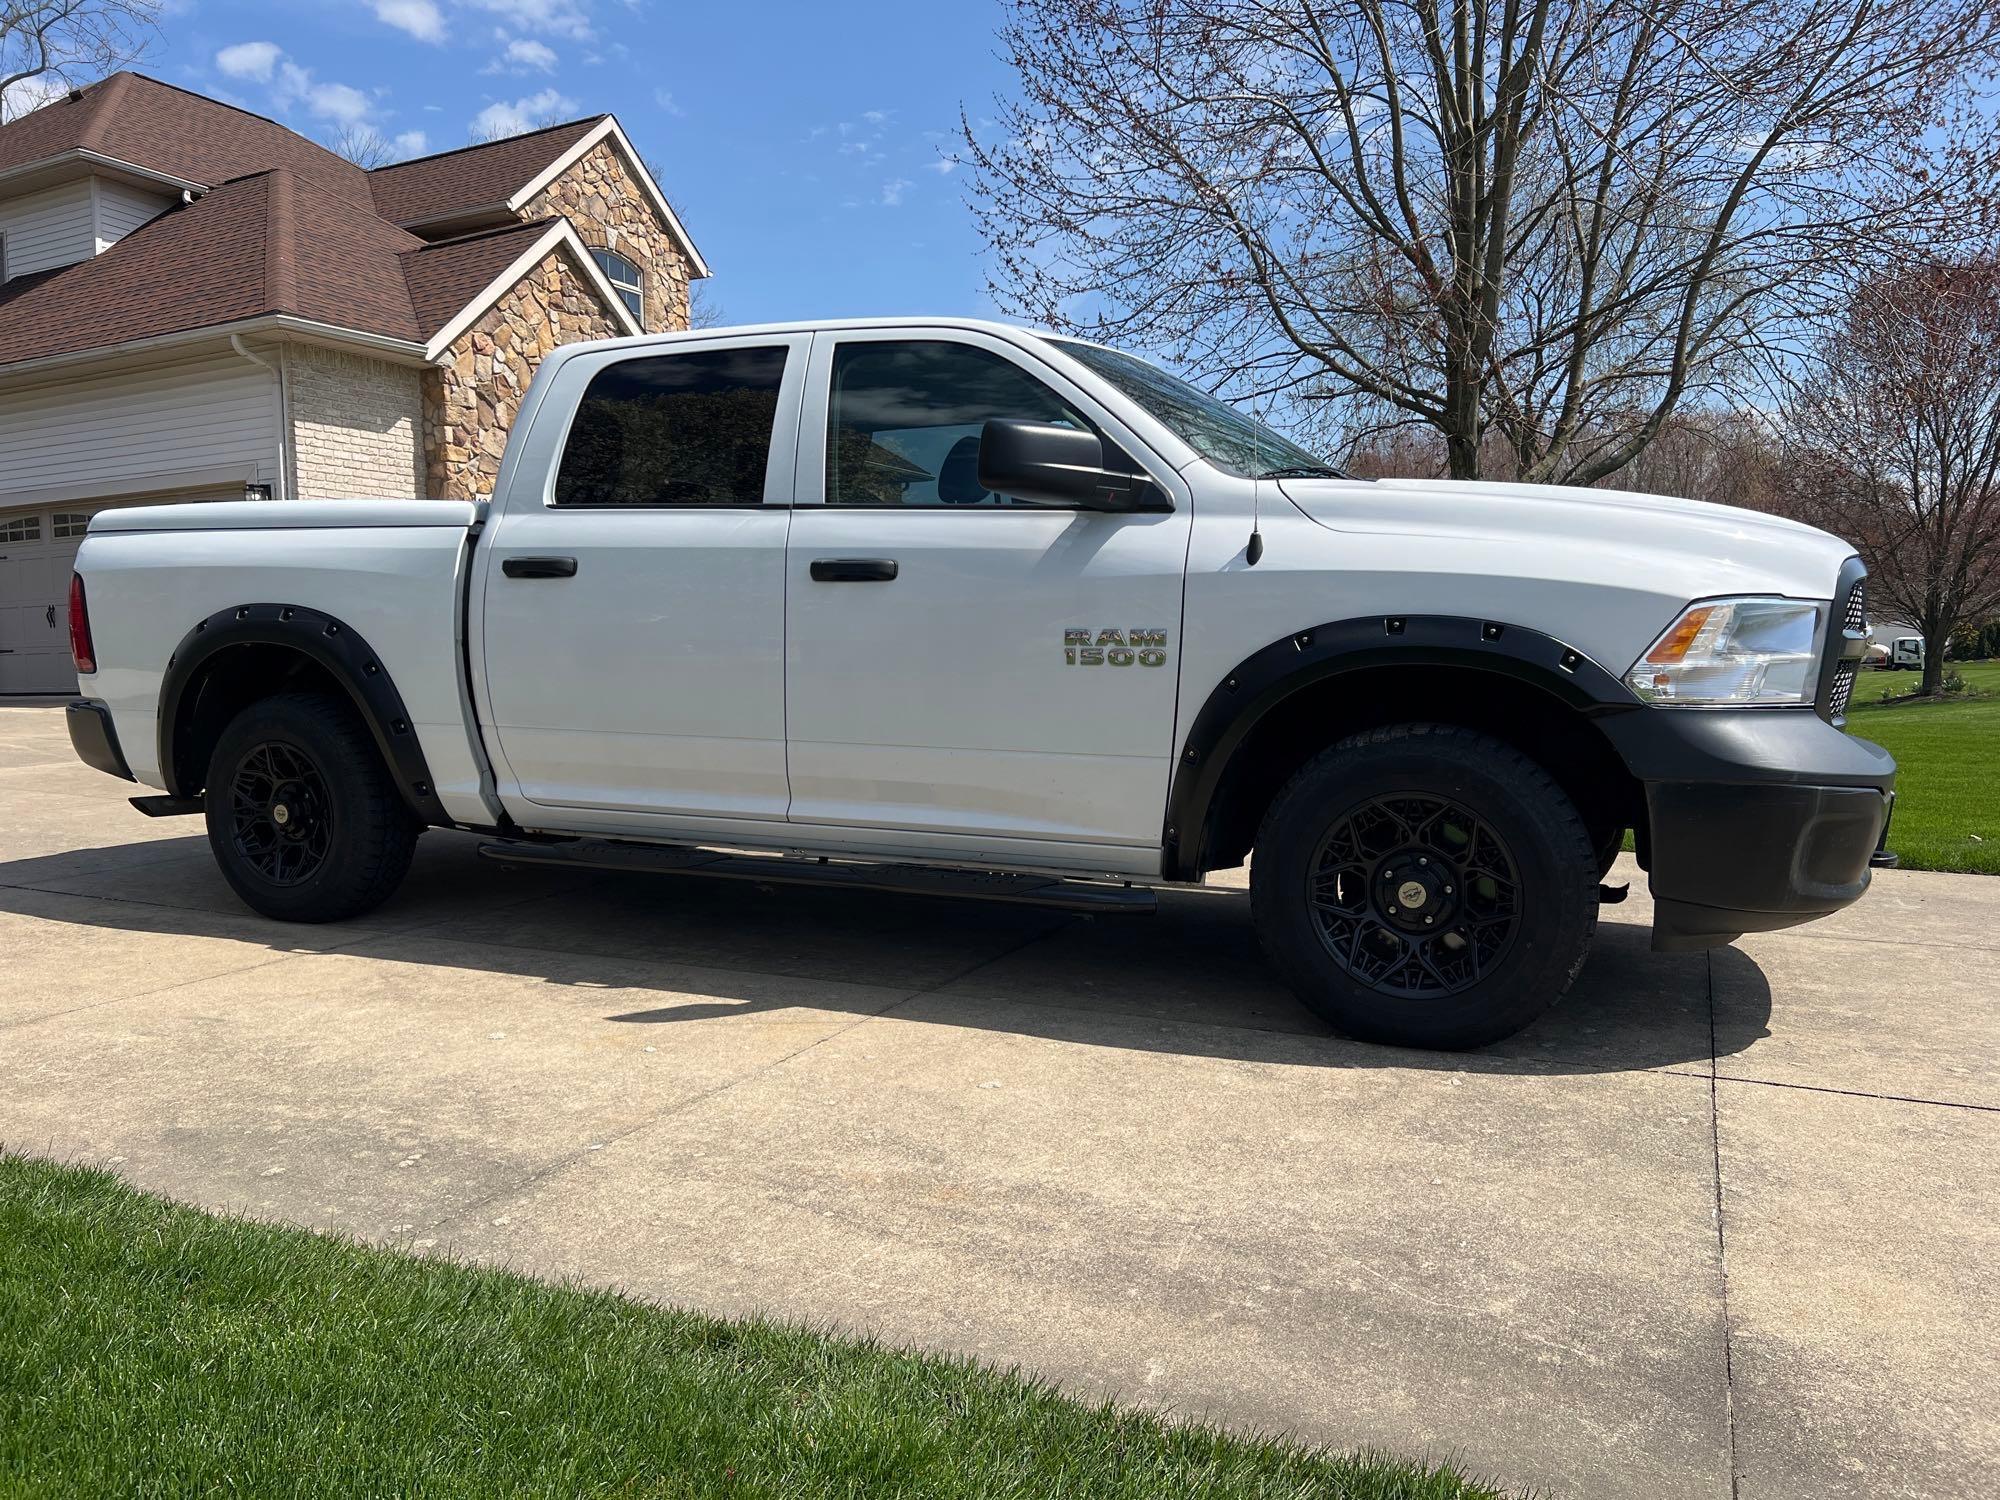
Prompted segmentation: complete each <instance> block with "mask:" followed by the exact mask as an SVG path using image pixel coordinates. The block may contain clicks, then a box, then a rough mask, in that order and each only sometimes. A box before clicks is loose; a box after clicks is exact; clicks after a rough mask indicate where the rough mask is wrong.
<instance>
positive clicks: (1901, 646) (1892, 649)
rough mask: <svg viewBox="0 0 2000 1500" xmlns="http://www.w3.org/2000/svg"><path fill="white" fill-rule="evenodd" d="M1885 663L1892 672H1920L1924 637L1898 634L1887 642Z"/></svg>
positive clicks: (1922, 665)
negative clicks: (1887, 655)
mask: <svg viewBox="0 0 2000 1500" xmlns="http://www.w3.org/2000/svg"><path fill="white" fill-rule="evenodd" d="M1885 665H1886V666H1887V667H1888V668H1889V670H1890V671H1892V672H1921V671H1923V669H1924V638H1923V637H1922V636H1920V635H1899V636H1897V637H1896V639H1895V640H1893V641H1891V642H1890V643H1889V660H1888V661H1887V662H1886V663H1885Z"/></svg>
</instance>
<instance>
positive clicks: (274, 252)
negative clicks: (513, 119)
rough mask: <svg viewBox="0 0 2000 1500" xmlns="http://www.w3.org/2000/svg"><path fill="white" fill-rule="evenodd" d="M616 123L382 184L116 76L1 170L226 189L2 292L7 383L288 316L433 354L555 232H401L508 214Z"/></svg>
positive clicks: (234, 118) (339, 162) (54, 109)
mask: <svg viewBox="0 0 2000 1500" xmlns="http://www.w3.org/2000/svg"><path fill="white" fill-rule="evenodd" d="M605 118H606V116H603V115H597V116H593V117H592V118H590V119H588V120H575V121H571V122H570V123H568V124H566V125H554V126H551V127H549V128H548V129H546V130H538V131H534V132H532V133H531V134H528V135H524V136H516V137H512V138H510V139H508V140H503V141H492V142H489V143H487V144H485V145H480V146H468V147H466V148H465V149H463V150H460V151H448V152H445V153H443V154H442V155H439V156H428V157H423V158H421V159H419V160H417V161H412V162H404V163H401V164H399V165H397V166H393V167H385V168H383V169H381V170H379V171H377V172H374V173H369V172H364V171H363V170H362V169H361V168H359V167H357V166H355V165H353V164H352V163H351V162H348V161H346V160H344V159H343V158H341V157H339V156H336V155H334V154H333V153H332V152H331V151H328V150H326V149H325V148H324V147H321V146H318V145H315V144H314V143H313V142H311V141H309V140H307V139H306V138H305V137H304V136H301V135H298V134H296V133H295V132H293V131H290V130H287V129H286V128H285V127H284V126H282V125H280V124H278V123H277V122H276V121H274V120H267V119H264V118H263V117H261V116H259V115H253V114H250V113H248V112H247V111H244V110H240V109H236V108H233V107H231V106H229V105H226V104H219V103H217V102H216V101H215V100H213V99H205V98H203V97H202V96H201V95H199V94H190V93H188V92H187V91H186V90H184V89H177V88H174V87H172V86H171V85H168V84H164V83H159V82H157V81H156V80H154V79H151V78H146V77H143V76H141V75H140V74H137V73H114V74H112V75H111V76H110V77H109V78H106V79H104V80H102V81H101V82H99V83H95V84H92V85H91V86H90V87H89V88H87V89H84V90H82V91H81V92H80V94H78V95H77V96H76V97H74V98H66V99H62V100H59V101H57V102H55V103H53V104H49V105H45V106H43V107H42V108H41V109H38V110H35V111H33V112H32V113H30V114H27V115H24V116H23V117H21V118H20V119H19V120H16V121H14V122H12V123H11V124H8V125H6V126H0V172H4V171H6V170H7V169H8V168H10V167H17V166H25V165H27V164H29V163H32V162H37V161H42V160H46V159H47V158H49V157H52V156H58V155H60V154H62V153H63V152H66V151H72V150H77V149H84V150H90V151H96V152H99V153H101V154H103V155H105V156H109V157H113V158H115V159H117V160H120V161H125V162H130V163H131V164H132V165H134V166H138V167H144V168H147V169H149V170H151V171H154V172H160V173H164V174H167V175H169V176H172V177H176V178H179V179H181V180H183V181H186V182H193V183H199V184H202V185H204V186H211V187H212V191H210V192H208V193H206V194H205V195H203V196H201V197H198V198H196V199H195V201H194V202H192V203H190V204H184V205H181V206H178V207H175V208H173V209H170V210H168V211H167V212H165V213H163V214H161V215H160V216H159V217H158V218H156V219H154V220H152V221H151V222H150V223H148V224H146V225H144V226H142V227H141V228H140V229H138V230H136V231H134V232H133V233H131V234H129V235H127V236H125V238H123V239H121V240H120V241H119V242H118V243H117V244H115V245H113V246H112V247H111V248H110V249H109V250H107V251H105V252H104V253H103V254H101V255H98V256H95V257H93V258H92V259H90V260H85V261H80V262H78V263H77V264H75V265H71V266H65V267H62V268H60V269H59V270H55V271H51V272H47V273H42V274H37V275H33V276H22V277H16V278H15V279H14V280H12V281H10V282H7V283H6V284H5V285H4V286H0V368H4V367H5V366H8V365H13V364H18V363H20V362H22V361H26V360H33V359H42V358H47V357H49V356H52V355H59V354H73V353H81V352H83V351H85V350H90V349H99V348H105V347H108V346H111V345H115V344H122V343H126V342H129V341H131V340H134V339H143V338H152V337H157V336H160V335H164V334H172V333H182V332H188V331H191V330H194V329H198V328H206V327H213V326H216V325H218V324H226V323H236V322H242V321H244V320H247V319H251V318H258V317H264V316H267V315H270V314H274V313H285V314H290V315H292V316H295V317H300V318H306V319H310V320H312V321H314V322H320V323H328V324H332V325H334V326H335V327H339V328H348V329H355V330H359V331H360V332H363V333H371V334H379V335H383V336H386V337H389V338H395V339H402V340H405V341H408V342H412V343H417V342H421V341H423V340H425V339H428V338H429V337H430V336H431V335H433V334H435V333H437V332H438V330H439V329H441V328H443V327H444V326H445V325H446V324H447V323H449V322H450V321H451V320H452V318H453V317H455V316H457V314H458V313H459V312H460V311H462V310H463V309H464V307H465V305H466V303H467V302H469V301H470V300H471V299H472V298H473V297H474V296H476V295H477V294H478V293H479V292H480V291H482V290H484V289H485V288H486V287H487V286H488V285H490V284H491V283H492V282H493V280H494V279H495V278H496V277H497V276H499V275H500V273H501V272H502V271H504V270H505V269H506V268H507V266H508V265H509V264H511V263H512V262H513V261H514V260H515V259H516V258H517V257H518V256H519V255H520V254H521V253H522V251H524V250H525V249H526V248H527V247H528V245H529V244H531V243H532V242H533V240H534V239H535V238H536V237H537V236H539V235H541V234H542V233H544V232H545V231H546V230H547V228H548V222H549V221H546V220H545V221H542V222H540V223H529V224H515V223H509V224H506V225H504V226H502V227H500V228H496V229H492V230H489V231H487V232H486V233H483V234H476V235H468V236H465V237H463V238H457V239H451V240H445V241H441V242H438V243H435V244H428V243H426V242H425V241H424V240H422V239H420V238H418V237H417V236H416V235H414V234H411V233H409V232H408V231H406V230H404V229H401V228H398V227H397V223H398V221H400V220H407V221H408V222H412V223H415V222H420V221H425V220H437V219H442V218H446V217H449V216H452V215H455V214H465V213H469V212H471V211H473V210H477V209H483V208H490V207H494V206H496V205H499V204H502V203H504V202H505V201H506V200H507V199H508V198H509V197H511V196H512V195H513V194H514V193H516V192H518V191H519V190H520V189H521V188H522V187H524V186H525V185H526V184H527V183H529V182H530V181H532V180H533V179H534V177H535V176H536V175H537V174H538V173H540V172H541V171H543V170H544V169H545V168H546V167H548V166H549V165H551V164H552V163H553V162H555V161H556V159H557V158H558V157H560V156H561V155H562V154H563V152H565V151H567V150H568V149H569V148H570V147H571V146H573V145H574V144H575V143H576V142H577V141H578V140H580V139H581V138H582V137H583V136H584V135H585V134H586V133H587V132H588V131H590V130H591V129H592V128H594V127H595V126H596V125H597V124H598V123H599V122H600V121H601V120H603V119H605ZM215 184H220V185H219V186H214V185H215Z"/></svg>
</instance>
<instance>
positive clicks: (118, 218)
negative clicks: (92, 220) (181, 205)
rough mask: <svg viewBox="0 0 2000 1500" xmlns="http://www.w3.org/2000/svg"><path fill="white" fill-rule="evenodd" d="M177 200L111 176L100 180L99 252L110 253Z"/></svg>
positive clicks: (98, 208) (98, 189) (98, 206)
mask: <svg viewBox="0 0 2000 1500" xmlns="http://www.w3.org/2000/svg"><path fill="white" fill-rule="evenodd" d="M173 201H174V200H173V199H171V198H168V197H165V196H164V195H162V194H159V193H148V192H145V191H143V190H141V189H139V188H135V187H127V186H126V185H125V184H124V183H122V182H113V181H112V180H111V179H110V178H108V177H100V178H98V179H97V250H98V253H99V254H102V253H103V252H104V251H106V250H109V249H110V248H111V247H112V246H113V245H115V244H117V243H118V242H119V241H120V240H122V239H124V238H125V236H126V235H128V234H130V233H131V232H132V231H133V230H135V229H137V228H138V227H139V226H140V225H141V224H143V223H145V222H146V221H147V220H148V219H150V218H152V217H153V216H154V215H156V214H159V213H162V212H164V211H165V210H166V208H167V207H168V205H170V204H171V203H172V202H173Z"/></svg>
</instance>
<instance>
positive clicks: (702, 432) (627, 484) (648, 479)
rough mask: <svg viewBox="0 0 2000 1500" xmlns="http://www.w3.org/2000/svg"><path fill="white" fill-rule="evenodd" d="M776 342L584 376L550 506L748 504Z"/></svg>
mask: <svg viewBox="0 0 2000 1500" xmlns="http://www.w3.org/2000/svg"><path fill="white" fill-rule="evenodd" d="M785 355H786V350H785V349H784V348H783V346H779V347H776V348H758V349H708V350H697V351H691V352H689V353H687V354H668V355H660V356H656V357H653V358H650V359H628V360H623V361H621V362H620V363H618V364H615V365H609V366H607V367H606V368H604V369H602V370H600V371H598V372H597V374H596V375H594V376H592V377H591V381H590V384H589V386H588V387H586V388H585V390H584V393H583V400H582V401H581V402H580V403H579V404H578V406H577V412H576V420H575V421H574V422H572V423H571V424H570V430H569V437H568V439H567V441H566V442H565V443H564V444H563V453H562V462H561V464H560V465H559V466H558V467H557V469H556V487H555V503H556V504H558V505H757V504H761V503H762V501H763V499H764V469H765V466H766V465H767V464H768V463H769V461H770V457H771V428H772V425H773V423H774V422H775V421H776V420H777V414H778V387H779V384H780V383H781V382H782V381H783V380H784V378H785Z"/></svg>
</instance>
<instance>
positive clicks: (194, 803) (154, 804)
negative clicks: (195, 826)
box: [126, 797, 202, 818]
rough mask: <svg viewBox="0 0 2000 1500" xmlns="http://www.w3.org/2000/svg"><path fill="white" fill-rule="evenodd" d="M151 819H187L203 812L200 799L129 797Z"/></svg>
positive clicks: (128, 799)
mask: <svg viewBox="0 0 2000 1500" xmlns="http://www.w3.org/2000/svg"><path fill="white" fill-rule="evenodd" d="M126 800H127V801H128V802H130V803H131V804H132V805H133V806H134V807H136V808H138V809H139V811H140V812H142V813H144V814H145V815H146V816H147V817H149V818H187V817H192V816H193V815H194V814H196V813H198V812H200V811H201V810H202V800H201V798H199V797H128V798H126Z"/></svg>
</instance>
